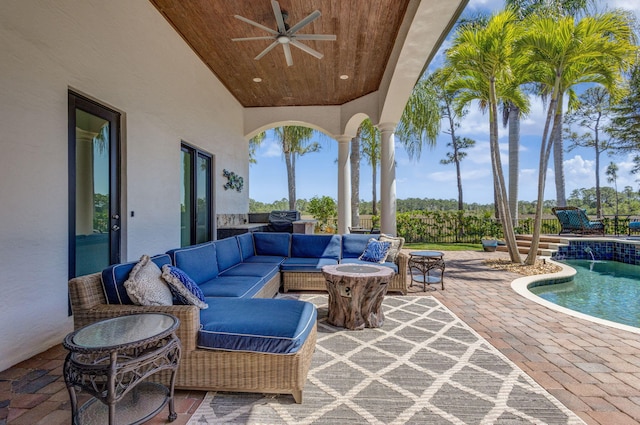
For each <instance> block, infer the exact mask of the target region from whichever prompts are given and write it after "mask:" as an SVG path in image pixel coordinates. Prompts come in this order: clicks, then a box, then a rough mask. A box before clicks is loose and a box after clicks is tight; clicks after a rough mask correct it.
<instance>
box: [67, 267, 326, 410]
mask: <svg viewBox="0 0 640 425" xmlns="http://www.w3.org/2000/svg"><path fill="white" fill-rule="evenodd" d="M69 295H70V299H71V306H72V310H73V320H74V325H75V328H76V329H78V328H80V327H82V326H85V325H87V324H90V323H93V322H96V321H98V320H102V319H107V318H111V317H117V316H122V315H126V314H136V313H144V312H162V313H168V314H172V315H174V316H176V317H177V318H178V319H179V320H180V327H179V328H178V330H177V332H176V334H177V336H178V338H179V339H180V341H181V343H182V356H181V359H180V366H179V367H178V372H177V374H176V388H182V389H194V390H217V391H234V392H235V391H238V392H252V393H275V394H292V395H293V398H294V399H295V401H296V402H297V403H301V402H302V389H303V387H304V384H305V382H306V379H307V373H308V371H309V367H310V365H311V358H312V355H313V352H314V350H315V346H316V337H317V336H316V335H317V334H316V332H317V330H316V327H315V326H314V327H313V329H312V330H311V332H310V333H309V335H308V337H307V339H306V341H305V342H304V344H303V345H302V347H300V349H299V350H298V351H297V352H295V353H293V354H273V353H258V352H247V351H223V350H212V349H202V348H198V347H197V342H198V332H199V330H200V310H199V309H198V307H195V306H193V305H171V306H138V305H125V304H107V300H106V297H105V294H104V291H103V287H102V281H101V275H100V273H94V274H90V275H87V276H81V277H77V278H74V279H71V280H70V281H69ZM159 376H160V378H161V379H164V380H166V381H167V382H168V378H169V375H168V374H165V375H164V376H163V375H162V374H159ZM167 382H165V383H167Z"/></svg>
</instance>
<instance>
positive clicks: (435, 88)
mask: <svg viewBox="0 0 640 425" xmlns="http://www.w3.org/2000/svg"><path fill="white" fill-rule="evenodd" d="M448 73H449V71H447V70H439V71H436V72H435V73H433V74H431V76H430V77H429V78H422V79H420V81H418V83H417V84H416V86H415V87H414V88H413V92H412V93H411V96H410V97H409V100H408V101H407V104H406V106H405V108H404V111H403V113H402V117H401V118H400V122H399V123H398V128H397V129H396V136H397V138H398V140H399V141H400V143H401V144H402V145H403V146H404V148H405V150H406V152H407V155H408V156H409V158H410V159H414V158H415V159H416V160H419V159H420V155H421V154H422V147H423V146H425V145H427V146H433V145H435V143H436V138H437V137H438V133H439V132H440V118H441V116H442V114H441V110H440V99H441V95H442V93H443V92H444V90H443V86H444V84H445V83H446V80H447V75H448Z"/></svg>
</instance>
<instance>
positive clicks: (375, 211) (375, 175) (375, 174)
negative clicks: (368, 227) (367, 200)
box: [371, 162, 378, 215]
mask: <svg viewBox="0 0 640 425" xmlns="http://www.w3.org/2000/svg"><path fill="white" fill-rule="evenodd" d="M377 168H378V164H377V163H376V162H374V163H372V164H371V169H372V175H373V182H372V183H373V185H372V186H373V189H372V192H373V193H372V195H373V201H372V202H371V205H372V207H371V209H372V211H371V212H372V214H373V215H378V196H377V193H378V191H377V190H376V180H378V170H377Z"/></svg>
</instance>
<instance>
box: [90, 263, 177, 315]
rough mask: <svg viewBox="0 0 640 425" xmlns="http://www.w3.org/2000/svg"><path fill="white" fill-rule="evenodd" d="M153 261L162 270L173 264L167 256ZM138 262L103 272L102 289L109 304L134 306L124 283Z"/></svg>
mask: <svg viewBox="0 0 640 425" xmlns="http://www.w3.org/2000/svg"><path fill="white" fill-rule="evenodd" d="M151 260H152V261H153V262H154V263H156V264H157V265H158V267H159V268H160V269H162V266H164V265H165V264H171V258H170V257H169V256H168V255H167V254H161V255H156V256H155V257H151ZM136 264H138V261H132V262H130V263H122V264H114V265H112V266H109V267H107V268H106V269H104V270H102V288H103V290H104V295H105V296H106V298H107V304H133V301H131V298H129V295H127V290H126V289H125V287H124V282H125V281H126V280H127V279H128V278H129V273H131V270H132V269H133V266H135V265H136Z"/></svg>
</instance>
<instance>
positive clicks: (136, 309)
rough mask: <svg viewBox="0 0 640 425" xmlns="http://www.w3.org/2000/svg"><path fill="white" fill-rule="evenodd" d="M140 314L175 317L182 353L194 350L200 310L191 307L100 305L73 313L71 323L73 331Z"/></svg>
mask: <svg viewBox="0 0 640 425" xmlns="http://www.w3.org/2000/svg"><path fill="white" fill-rule="evenodd" d="M140 313H167V314H171V315H173V316H176V317H177V318H178V320H180V326H179V327H178V329H177V330H176V336H177V337H178V338H179V339H180V342H181V343H182V349H183V350H184V351H192V350H195V348H196V344H197V341H198V331H199V329H200V309H198V307H196V306H193V305H167V306H140V305H120V304H113V305H110V304H102V305H99V306H96V307H94V308H92V309H89V310H82V311H78V312H75V313H74V315H73V323H74V327H75V329H79V328H81V327H82V326H86V325H88V324H90V323H94V322H97V321H99V320H104V319H111V318H113V317H119V316H125V315H127V314H140Z"/></svg>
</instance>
